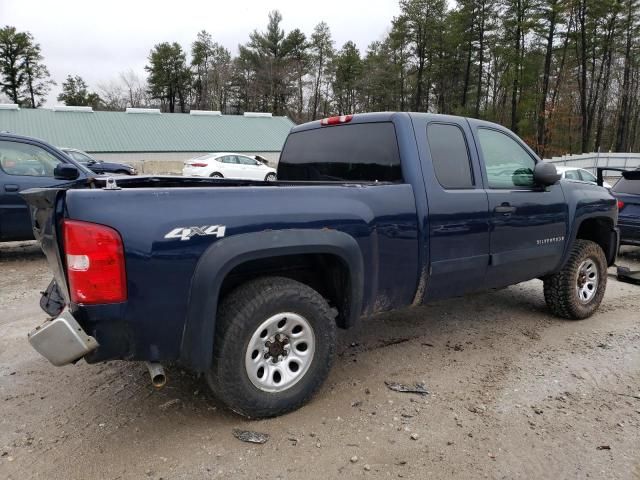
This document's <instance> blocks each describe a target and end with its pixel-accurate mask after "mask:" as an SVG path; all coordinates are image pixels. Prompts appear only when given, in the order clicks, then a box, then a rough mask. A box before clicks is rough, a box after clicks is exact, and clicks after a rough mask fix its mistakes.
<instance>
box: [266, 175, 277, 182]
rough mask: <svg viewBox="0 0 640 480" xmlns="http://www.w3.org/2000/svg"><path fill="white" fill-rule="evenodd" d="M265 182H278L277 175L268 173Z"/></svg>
mask: <svg viewBox="0 0 640 480" xmlns="http://www.w3.org/2000/svg"><path fill="white" fill-rule="evenodd" d="M264 181H265V182H275V181H276V174H275V173H268V174H267V176H266V177H264Z"/></svg>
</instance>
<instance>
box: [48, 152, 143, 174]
mask: <svg viewBox="0 0 640 480" xmlns="http://www.w3.org/2000/svg"><path fill="white" fill-rule="evenodd" d="M60 150H62V151H63V152H64V153H66V154H67V155H69V156H70V157H71V158H72V159H74V160H75V161H76V162H78V163H81V164H82V165H84V166H85V167H87V168H88V169H89V170H91V171H93V172H94V173H98V174H103V173H115V174H118V175H137V174H138V171H137V170H136V169H135V168H134V167H132V166H131V165H129V164H127V163H116V162H105V161H103V160H98V159H96V158H93V157H92V156H91V155H89V154H88V153H87V152H83V151H82V150H78V149H76V148H61V149H60Z"/></svg>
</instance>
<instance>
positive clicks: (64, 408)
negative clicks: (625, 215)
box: [0, 244, 640, 479]
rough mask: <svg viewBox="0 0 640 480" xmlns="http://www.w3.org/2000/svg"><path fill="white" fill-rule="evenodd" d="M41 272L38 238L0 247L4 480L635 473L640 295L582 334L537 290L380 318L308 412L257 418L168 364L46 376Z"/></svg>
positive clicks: (346, 348) (349, 340) (55, 371)
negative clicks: (41, 352)
mask: <svg viewBox="0 0 640 480" xmlns="http://www.w3.org/2000/svg"><path fill="white" fill-rule="evenodd" d="M621 262H622V263H626V264H631V265H635V266H636V267H638V268H640V250H638V249H636V250H632V249H628V250H627V251H626V254H625V255H624V256H623V257H622V260H621ZM49 278H50V275H49V272H48V271H47V267H46V264H45V261H44V258H43V257H42V256H41V254H40V252H39V250H38V249H37V247H36V246H34V245H33V244H8V245H7V244H5V245H3V246H0V306H1V307H2V316H1V317H0V405H1V406H2V409H1V416H0V478H2V479H4V478H9V479H25V478H45V479H52V478H59V479H91V478H105V479H129V478H153V479H159V478H164V479H183V478H265V479H266V478H268V479H274V478H338V477H341V478H353V477H357V478H360V477H364V478H367V477H369V478H398V477H402V478H464V479H467V478H483V477H484V478H506V479H511V478H527V479H529V478H598V479H600V478H635V479H639V478H640V295H639V293H640V287H638V286H633V285H628V284H623V283H618V282H617V281H616V280H615V279H614V278H613V277H610V278H609V282H610V283H609V288H608V290H607V295H606V297H605V301H604V304H603V306H602V308H601V309H600V311H599V313H598V314H597V315H596V316H594V317H593V318H591V319H589V320H586V321H581V322H570V321H563V320H559V319H556V318H553V317H551V316H550V315H549V313H548V312H547V310H546V308H545V305H544V300H543V298H542V284H541V283H540V282H539V281H532V282H528V283H525V284H521V285H517V286H514V287H511V288H509V289H506V290H502V291H498V292H492V293H488V294H482V295H475V296H471V297H468V298H465V299H464V300H461V299H455V300H451V301H444V302H438V303H434V304H432V305H429V306H427V307H423V308H420V309H415V310H409V311H404V312H399V313H394V314H390V315H384V316H380V317H378V318H375V319H373V320H371V321H369V322H366V323H365V324H363V325H362V326H361V327H359V328H357V329H354V330H351V331H349V332H347V333H345V334H344V335H342V339H341V345H340V348H339V351H340V355H339V358H338V360H337V362H336V366H335V368H334V369H333V372H332V374H331V376H330V378H329V380H328V382H327V383H326V385H325V387H324V389H323V390H322V391H321V393H320V394H319V395H318V396H317V397H316V398H315V399H314V400H313V401H312V402H311V403H310V404H309V405H307V406H306V407H304V408H303V409H301V410H299V411H297V412H294V413H292V414H289V415H287V416H285V417H282V418H277V419H273V420H267V421H246V420H244V419H242V418H239V417H238V416H236V415H234V414H231V413H229V412H228V411H226V410H224V409H223V408H221V407H220V406H219V405H218V404H217V403H216V402H215V400H213V399H212V398H211V397H210V396H209V394H208V392H207V389H206V386H205V385H204V383H203V382H202V381H201V380H200V379H198V378H194V377H193V376H191V375H189V374H187V373H184V372H182V371H181V370H180V369H178V368H169V370H168V376H169V384H168V385H167V387H165V388H164V389H163V390H160V391H154V390H153V388H152V387H151V385H150V382H149V379H148V375H147V372H146V370H145V367H144V366H143V365H141V364H130V363H125V362H111V363H108V364H104V365H94V366H90V365H86V364H85V363H83V362H80V363H79V364H77V365H75V366H67V367H63V368H55V367H52V366H51V365H49V364H48V362H47V361H46V360H44V359H43V358H41V357H39V356H38V354H36V353H35V352H34V351H33V350H32V349H31V348H30V347H29V345H28V343H27V341H26V332H27V331H28V330H29V329H30V328H31V327H32V326H34V325H35V324H37V323H39V322H40V321H41V319H43V314H42V313H41V311H40V310H39V307H38V299H39V291H40V290H42V289H43V288H44V287H46V285H47V283H48V281H49ZM385 380H387V381H397V382H404V383H415V382H424V383H425V385H426V386H427V388H428V390H429V391H430V394H429V395H427V396H418V395H414V394H407V393H397V392H393V391H391V390H389V389H388V388H387V387H386V386H385V383H384V382H385ZM234 428H240V429H249V430H256V431H259V432H264V433H268V434H269V435H270V439H269V441H268V442H267V443H266V444H264V445H250V444H246V443H242V442H240V441H239V440H237V439H236V438H234V437H233V434H232V431H233V429H234Z"/></svg>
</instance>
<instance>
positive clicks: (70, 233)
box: [62, 220, 127, 304]
mask: <svg viewBox="0 0 640 480" xmlns="http://www.w3.org/2000/svg"><path fill="white" fill-rule="evenodd" d="M62 230H63V236H64V252H65V254H66V257H67V277H68V279H69V293H70V295H71V301H72V302H74V303H79V304H98V303H118V302H124V301H125V300H126V299H127V274H126V271H125V266H124V248H123V246H122V238H120V234H119V233H118V232H117V231H116V230H114V229H113V228H109V227H106V226H104V225H98V224H95V223H88V222H80V221H77V220H64V222H63V225H62Z"/></svg>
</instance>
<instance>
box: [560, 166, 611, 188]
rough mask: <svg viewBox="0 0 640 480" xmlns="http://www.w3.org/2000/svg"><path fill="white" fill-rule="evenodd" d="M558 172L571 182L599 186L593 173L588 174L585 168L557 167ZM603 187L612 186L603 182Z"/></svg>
mask: <svg viewBox="0 0 640 480" xmlns="http://www.w3.org/2000/svg"><path fill="white" fill-rule="evenodd" d="M556 170H557V171H558V173H559V174H560V175H562V178H568V179H569V180H578V181H579V182H587V183H593V184H594V185H597V184H598V182H597V179H596V177H595V175H593V174H592V173H591V172H588V171H587V170H585V169H584V168H577V167H561V166H556ZM602 186H603V187H604V188H611V185H610V184H609V183H607V182H602Z"/></svg>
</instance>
